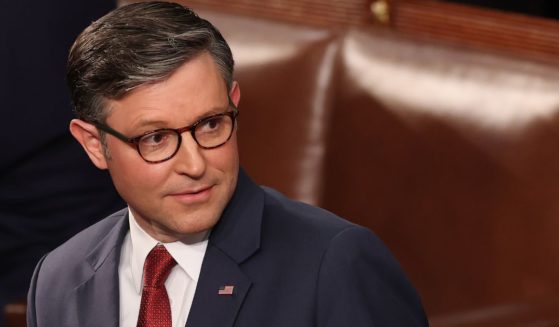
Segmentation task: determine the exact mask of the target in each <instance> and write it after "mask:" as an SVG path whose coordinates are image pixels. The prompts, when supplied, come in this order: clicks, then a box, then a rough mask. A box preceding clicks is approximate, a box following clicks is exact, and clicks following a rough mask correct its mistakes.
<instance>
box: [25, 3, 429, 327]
mask: <svg viewBox="0 0 559 327" xmlns="http://www.w3.org/2000/svg"><path fill="white" fill-rule="evenodd" d="M232 75H233V59H232V55H231V51H230V49H229V47H228V45H227V43H226V42H225V40H223V38H222V36H221V35H220V33H219V32H218V31H217V30H216V29H215V28H214V27H213V26H212V25H211V24H210V23H209V22H207V21H205V20H203V19H200V18H199V17H197V16H196V15H195V14H194V13H193V12H192V11H190V10H189V9H186V8H184V7H182V6H180V5H177V4H171V3H164V2H153V3H139V4H132V5H129V6H125V7H121V8H119V9H117V10H115V11H113V12H111V13H110V14H108V15H106V16H105V17H103V18H101V19H100V20H98V21H96V22H94V23H93V24H92V25H91V26H90V27H88V28H87V29H86V30H85V31H84V32H83V33H82V34H81V35H80V36H79V37H78V39H77V40H76V43H75V44H74V46H73V47H72V49H71V52H70V57H69V64H68V81H69V84H70V88H71V93H72V97H73V102H74V105H75V109H76V113H77V116H78V119H74V120H72V122H71V124H70V131H71V133H72V135H73V136H74V137H75V138H76V139H77V140H78V141H79V143H80V144H81V145H82V147H83V148H84V150H85V151H86V153H87V154H88V156H89V158H90V159H91V161H92V162H93V163H94V164H95V165H96V166H97V167H98V168H100V169H107V170H108V171H109V173H110V175H111V177H112V180H113V183H114V185H115V187H116V189H117V190H118V192H119V193H120V195H121V196H122V198H123V199H124V200H125V201H126V202H127V203H128V208H127V209H124V210H122V211H119V212H117V213H115V214H113V215H112V216H109V217H107V218H105V219H104V220H103V221H101V222H100V223H98V224H96V225H94V226H92V227H90V228H88V229H86V230H84V231H83V232H81V233H80V234H78V235H76V236H75V237H74V238H72V239H71V240H69V241H68V242H67V243H66V244H64V245H62V246H61V247H59V248H58V249H56V250H54V251H52V252H51V253H50V254H48V255H47V256H45V257H44V258H43V259H42V260H41V261H40V262H39V265H38V267H37V268H36V271H35V274H34V277H33V279H32V283H31V288H30V291H29V298H28V325H29V326H118V325H121V326H134V325H136V326H185V324H186V325H187V326H190V327H197V326H208V327H209V326H214V327H217V326H219V327H224V326H259V327H260V326H295V327H297V326H301V327H302V326H321V327H322V326H332V327H333V326H350V325H351V326H426V325H427V321H426V318H425V315H424V312H423V309H422V307H421V303H420V300H419V298H418V296H417V294H416V293H415V291H414V289H413V287H412V286H411V285H410V283H409V282H408V280H407V279H406V277H405V276H404V274H403V272H402V270H401V268H400V267H399V265H398V264H397V262H396V261H395V260H394V258H393V257H392V256H391V254H390V253H389V252H388V250H387V249H386V248H385V247H384V246H383V245H382V243H381V242H380V241H379V240H378V239H377V238H376V237H375V236H374V235H373V234H372V233H371V232H370V231H368V230H366V229H364V228H362V227H359V226H356V225H354V224H351V223H349V222H347V221H345V220H343V219H341V218H338V217H336V216H335V215H333V214H331V213H328V212H326V211H324V210H321V209H318V208H315V207H311V206H308V205H305V204H302V203H298V202H294V201H291V200H289V199H286V198H285V197H283V196H282V195H280V194H278V193H277V192H275V191H273V190H271V189H268V188H262V187H259V186H257V185H255V184H254V183H253V182H252V181H251V180H250V179H249V177H248V176H247V175H246V174H245V173H244V171H243V170H242V169H239V158H238V151H237V139H236V137H237V136H236V120H237V116H238V110H237V106H238V104H239V100H240V88H239V85H238V83H237V82H235V81H233V78H232Z"/></svg>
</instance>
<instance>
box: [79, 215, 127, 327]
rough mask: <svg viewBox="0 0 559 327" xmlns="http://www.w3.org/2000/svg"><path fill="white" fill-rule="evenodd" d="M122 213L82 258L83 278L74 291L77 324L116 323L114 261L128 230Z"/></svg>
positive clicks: (116, 272)
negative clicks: (84, 261)
mask: <svg viewBox="0 0 559 327" xmlns="http://www.w3.org/2000/svg"><path fill="white" fill-rule="evenodd" d="M126 213H127V210H126V209H125V210H124V211H121V212H119V213H118V214H119V215H120V219H118V220H117V222H116V224H115V225H114V227H113V228H112V229H111V230H110V231H109V233H108V234H107V236H106V237H105V238H104V239H103V240H101V241H100V242H99V245H98V246H97V247H96V248H95V249H93V251H91V252H90V254H89V255H88V256H87V258H86V263H85V265H84V272H83V274H84V276H83V279H82V280H83V282H82V283H80V285H78V286H77V287H76V289H75V293H74V295H75V300H76V304H77V316H78V318H79V326H86V327H88V326H91V327H93V326H107V327H118V325H119V285H118V264H119V260H120V247H121V245H122V242H123V239H124V237H125V236H126V232H127V231H128V218H127V216H128V215H127V214H126Z"/></svg>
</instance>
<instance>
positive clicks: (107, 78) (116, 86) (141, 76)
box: [67, 2, 234, 122]
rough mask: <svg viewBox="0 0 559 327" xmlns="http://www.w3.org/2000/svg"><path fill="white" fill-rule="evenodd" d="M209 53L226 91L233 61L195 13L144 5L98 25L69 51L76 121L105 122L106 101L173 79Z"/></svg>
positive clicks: (220, 38)
mask: <svg viewBox="0 0 559 327" xmlns="http://www.w3.org/2000/svg"><path fill="white" fill-rule="evenodd" d="M202 52H208V53H209V54H210V55H211V56H212V58H213V60H214V62H215V63H216V65H217V67H218V69H219V71H220V72H221V74H222V76H223V80H224V81H225V83H226V86H227V89H228V90H230V88H231V85H232V81H233V66H234V61H233V56H232V54H231V49H230V48H229V46H228V45H227V42H226V41H225V39H224V38H223V36H222V35H221V33H220V32H219V31H218V30H217V29H216V28H215V27H214V26H213V25H212V24H211V23H210V22H208V21H207V20H205V19H202V18H200V17H198V15H197V14H196V13H194V12H193V11H192V10H191V9H189V8H186V7H183V6H182V5H179V4H176V3H169V2H141V3H134V4H130V5H127V6H123V7H120V8H117V9H115V10H113V11H112V12H110V13H108V14H107V15H105V16H103V17H101V18H100V19H99V20H97V21H95V22H93V23H92V24H91V25H90V26H89V27H87V28H86V29H85V30H84V31H83V32H82V33H81V34H80V35H79V36H78V38H77V39H76V41H75V42H74V45H73V46H72V48H71V49H70V55H69V58H68V66H67V82H68V85H69V88H70V93H71V96H72V101H73V104H74V111H75V113H76V116H77V117H78V118H80V119H82V120H85V121H89V122H104V121H105V119H106V115H107V109H106V108H105V104H106V100H107V99H119V98H122V97H123V96H125V95H126V94H127V93H128V92H130V91H131V90H133V89H134V88H136V87H138V86H140V85H143V84H148V83H156V82H159V81H162V80H164V79H166V78H167V77H169V76H170V75H171V74H172V73H173V72H174V71H176V70H177V69H178V68H179V67H180V66H181V65H182V64H184V63H185V62H187V61H189V60H191V59H193V58H194V57H196V56H198V55H200V54H201V53H202Z"/></svg>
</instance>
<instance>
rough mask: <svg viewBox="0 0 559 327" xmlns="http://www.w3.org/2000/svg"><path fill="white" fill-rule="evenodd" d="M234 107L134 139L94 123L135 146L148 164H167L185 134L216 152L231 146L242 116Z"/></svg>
mask: <svg viewBox="0 0 559 327" xmlns="http://www.w3.org/2000/svg"><path fill="white" fill-rule="evenodd" d="M230 107H231V108H232V109H233V110H232V111H227V112H224V113H221V114H216V115H211V116H208V117H205V118H202V119H200V120H199V121H197V122H195V123H194V124H192V125H189V126H186V127H182V128H177V129H173V128H161V129H156V130H154V131H149V132H145V133H143V134H142V135H138V136H134V137H126V136H124V135H122V134H121V133H120V132H117V131H116V130H114V129H113V128H111V127H110V126H108V125H106V124H104V123H100V122H91V123H92V124H93V125H94V126H95V127H97V128H98V129H100V130H102V131H104V132H106V133H109V134H111V135H113V136H115V137H116V138H118V139H119V140H121V141H123V142H126V143H128V144H130V145H133V146H135V147H136V150H138V153H139V154H140V156H141V157H142V159H144V160H145V161H146V162H149V163H159V162H163V161H167V160H169V159H171V158H172V157H174V156H175V154H177V152H178V151H179V148H180V145H181V143H182V133H184V132H190V135H192V138H193V139H194V141H196V143H197V144H198V146H200V147H201V148H203V149H215V148H217V147H220V146H222V145H223V144H225V143H227V141H229V139H230V138H231V135H233V130H234V129H235V123H236V120H237V116H238V115H239V111H238V110H237V108H235V106H233V105H232V104H230Z"/></svg>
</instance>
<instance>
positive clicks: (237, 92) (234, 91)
mask: <svg viewBox="0 0 559 327" xmlns="http://www.w3.org/2000/svg"><path fill="white" fill-rule="evenodd" d="M229 98H230V99H231V101H232V102H233V104H234V105H235V107H238V106H239V101H240V100H241V88H240V87H239V83H237V81H233V84H231V90H230V91H229Z"/></svg>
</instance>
